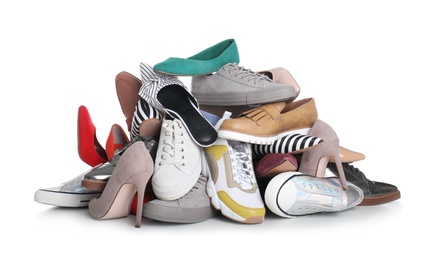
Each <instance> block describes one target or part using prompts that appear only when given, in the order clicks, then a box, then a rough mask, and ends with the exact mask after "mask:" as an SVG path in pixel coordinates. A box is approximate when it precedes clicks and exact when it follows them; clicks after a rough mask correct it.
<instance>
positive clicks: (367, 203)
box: [359, 190, 401, 206]
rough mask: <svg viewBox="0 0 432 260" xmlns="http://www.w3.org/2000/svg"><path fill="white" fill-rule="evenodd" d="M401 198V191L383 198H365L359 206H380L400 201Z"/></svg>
mask: <svg viewBox="0 0 432 260" xmlns="http://www.w3.org/2000/svg"><path fill="white" fill-rule="evenodd" d="M400 198H401V194H400V191H399V190H397V191H395V192H392V193H389V194H385V195H381V196H365V197H364V198H363V200H362V202H360V204H359V206H374V205H380V204H384V203H388V202H392V201H395V200H398V199H400Z"/></svg>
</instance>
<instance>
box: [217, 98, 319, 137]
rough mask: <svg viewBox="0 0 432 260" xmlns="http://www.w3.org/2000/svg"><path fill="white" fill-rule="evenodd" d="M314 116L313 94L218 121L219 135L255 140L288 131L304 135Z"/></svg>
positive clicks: (316, 117)
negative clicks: (310, 96) (221, 121)
mask: <svg viewBox="0 0 432 260" xmlns="http://www.w3.org/2000/svg"><path fill="white" fill-rule="evenodd" d="M317 119H318V112H317V110H316V106H315V100H314V99H313V98H305V99H302V100H298V101H294V102H292V103H285V102H276V103H271V104H266V105H262V106H259V107H257V108H254V109H251V110H249V111H246V112H244V113H242V114H241V115H240V117H238V118H229V119H226V120H224V121H223V123H222V124H221V126H220V128H219V130H218V135H219V137H220V138H226V139H228V140H237V141H242V142H249V143H255V144H272V143H273V142H274V141H276V140H277V139H280V138H282V137H284V136H287V135H289V134H295V133H299V134H304V135H307V134H308V133H309V130H310V129H311V127H312V125H313V124H314V123H315V121H316V120H317Z"/></svg>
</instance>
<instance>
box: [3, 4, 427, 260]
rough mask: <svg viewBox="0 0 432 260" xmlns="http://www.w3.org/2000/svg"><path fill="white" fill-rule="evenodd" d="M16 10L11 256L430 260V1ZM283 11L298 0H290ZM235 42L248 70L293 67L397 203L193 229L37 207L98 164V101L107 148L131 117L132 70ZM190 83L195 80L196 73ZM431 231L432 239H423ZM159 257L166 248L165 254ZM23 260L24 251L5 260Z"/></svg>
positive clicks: (6, 234) (8, 98)
mask: <svg viewBox="0 0 432 260" xmlns="http://www.w3.org/2000/svg"><path fill="white" fill-rule="evenodd" d="M5 2H6V1H2V3H1V4H0V35H1V39H0V84H1V89H2V95H1V102H0V104H1V110H0V111H1V121H2V127H1V136H2V142H1V144H2V149H1V158H2V160H1V162H2V170H1V173H2V175H1V176H2V179H1V183H2V185H1V186H2V188H1V189H0V195H1V202H2V205H1V212H2V213H1V221H0V230H1V237H2V238H3V239H2V240H3V242H2V246H1V248H2V249H1V250H0V258H1V259H23V257H25V256H26V255H30V256H32V258H34V259H96V258H100V259H103V258H106V257H109V259H120V258H121V259H133V258H135V259H136V258H138V259H149V258H150V257H152V258H153V257H157V258H159V257H163V259H174V258H175V259H177V258H178V257H180V256H181V257H187V258H196V259H198V258H212V259H239V258H254V259H264V258H268V257H270V256H277V257H278V258H284V259H309V258H321V259H327V258H328V259H330V258H335V257H336V258H340V259H342V258H346V259H390V258H393V257H396V256H398V257H401V259H406V258H407V257H412V259H425V258H426V254H427V255H429V254H428V252H427V249H428V247H430V244H429V243H428V241H430V239H429V236H430V233H431V231H432V228H431V222H430V214H429V213H428V212H430V203H431V202H430V201H431V200H430V194H431V176H432V172H431V165H430V163H431V162H432V160H431V152H430V147H431V145H432V143H431V138H430V134H431V127H430V118H431V116H430V113H431V111H432V107H431V105H430V104H431V99H430V90H431V87H432V79H431V70H432V65H431V64H432V51H431V46H432V40H431V25H432V16H431V11H432V10H431V7H430V4H429V3H428V1H412V0H411V1H271V0H268V1H224V0H219V1H209V2H206V1H188V0H183V1H117V2H114V1H79V0H75V1H45V0H40V1H7V2H8V3H5ZM282 3H283V4H282ZM228 38H234V39H235V40H236V42H237V46H238V48H239V54H240V65H243V66H245V67H247V68H251V69H252V70H255V71H259V70H265V69H270V68H273V67H285V68H287V69H288V70H289V71H290V72H291V74H292V75H293V76H294V78H295V79H296V80H297V82H298V84H299V85H300V87H301V94H300V96H299V98H305V97H313V98H315V100H316V104H317V109H318V114H319V118H320V119H322V120H323V121H325V122H327V123H328V124H330V125H331V126H332V127H333V128H334V129H335V131H336V133H338V136H339V139H340V143H341V145H342V146H344V147H347V148H349V149H352V150H355V151H359V152H362V153H364V154H365V155H366V159H365V160H363V161H361V162H357V163H355V164H354V165H355V166H356V167H359V168H360V169H361V170H362V171H363V172H365V174H366V176H367V177H368V178H369V179H371V180H375V181H383V182H387V183H391V184H394V185H396V186H398V188H399V189H400V191H401V194H402V198H401V199H399V200H397V201H395V202H391V203H388V204H383V205H379V206H370V207H356V208H353V209H352V210H348V211H345V212H340V213H337V214H336V213H335V214H327V215H321V216H309V217H304V218H297V219H282V218H278V217H275V216H273V215H269V216H268V217H267V218H266V219H265V221H264V222H263V223H262V224H258V225H246V224H239V223H235V222H233V221H229V220H228V219H224V218H222V217H221V218H215V219H211V220H209V221H205V222H202V223H197V224H189V225H178V224H164V223H157V222H151V221H148V220H145V219H143V225H142V227H141V228H140V229H136V228H135V227H134V216H130V217H129V218H123V219H116V220H96V219H93V218H91V216H90V215H89V213H88V209H87V208H84V209H62V208H55V207H51V206H48V205H43V204H39V203H36V202H34V201H33V195H34V192H35V191H36V190H37V189H39V188H47V187H51V186H57V185H59V184H61V183H62V182H65V181H67V180H69V179H72V178H73V177H75V176H77V175H79V174H80V173H82V172H84V171H86V170H87V169H89V166H87V165H86V164H85V163H84V162H82V161H81V160H80V158H79V157H78V153H77V132H76V131H77V129H76V128H77V112H78V107H79V106H80V105H85V106H86V107H87V108H88V110H89V112H90V114H91V117H92V120H93V123H94V124H95V126H96V128H97V136H98V139H99V141H100V142H101V143H103V144H104V143H105V141H106V138H107V136H108V132H109V129H110V127H111V125H112V124H114V123H118V124H120V125H121V126H123V127H124V128H126V124H125V121H124V116H123V113H122V111H121V108H120V105H119V102H118V99H117V95H116V92H115V85H114V78H115V76H116V75H117V73H119V72H120V71H123V70H124V71H128V72H130V73H132V74H134V75H136V76H138V77H139V63H140V62H144V63H148V64H150V65H154V64H155V63H157V62H160V61H162V60H165V59H166V58H168V57H171V56H177V57H188V56H191V55H193V54H195V53H197V52H199V51H201V50H203V49H204V48H207V47H209V46H211V45H213V44H215V43H217V42H220V41H222V40H225V39H228ZM181 79H182V80H184V83H185V84H186V85H188V84H189V80H190V78H188V77H183V78H181ZM420 236H423V237H420ZM154 252H156V253H157V255H155V254H154ZM6 255H8V256H9V257H7V258H5V256H6Z"/></svg>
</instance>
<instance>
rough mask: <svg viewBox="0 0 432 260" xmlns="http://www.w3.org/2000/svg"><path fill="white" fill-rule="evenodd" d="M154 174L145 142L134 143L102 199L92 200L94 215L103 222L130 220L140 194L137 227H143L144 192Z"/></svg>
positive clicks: (90, 208)
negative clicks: (128, 218) (134, 200)
mask: <svg viewBox="0 0 432 260" xmlns="http://www.w3.org/2000/svg"><path fill="white" fill-rule="evenodd" d="M153 171H154V162H153V159H152V157H151V156H150V153H149V152H148V150H147V149H146V147H145V144H144V142H142V141H137V142H135V143H133V144H132V145H131V146H129V147H128V148H127V149H126V150H125V151H124V152H123V154H122V156H121V157H120V159H119V161H118V162H117V165H116V167H115V169H114V171H113V173H112V175H111V177H110V179H109V180H108V182H107V184H106V186H105V189H104V191H103V192H102V194H101V196H100V197H98V198H94V199H92V200H90V202H89V205H88V207H89V211H90V214H91V215H92V216H93V217H95V218H99V219H113V218H122V217H127V216H128V215H129V212H130V209H131V203H132V201H133V198H134V196H135V194H136V193H138V197H137V198H138V199H137V210H136V223H135V227H137V228H139V227H141V220H142V219H141V218H142V207H143V201H144V192H145V188H146V186H147V183H148V181H149V179H150V177H151V176H152V174H153Z"/></svg>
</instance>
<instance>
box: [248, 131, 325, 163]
mask: <svg viewBox="0 0 432 260" xmlns="http://www.w3.org/2000/svg"><path fill="white" fill-rule="evenodd" d="M322 142H323V139H321V138H319V137H316V136H309V135H303V134H291V135H286V136H284V137H282V138H280V139H277V140H276V141H274V142H273V143H271V144H252V156H253V158H262V157H263V156H265V155H267V154H270V153H290V154H297V153H301V152H304V151H306V150H307V149H309V148H311V147H313V146H315V145H318V144H320V143H322Z"/></svg>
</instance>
